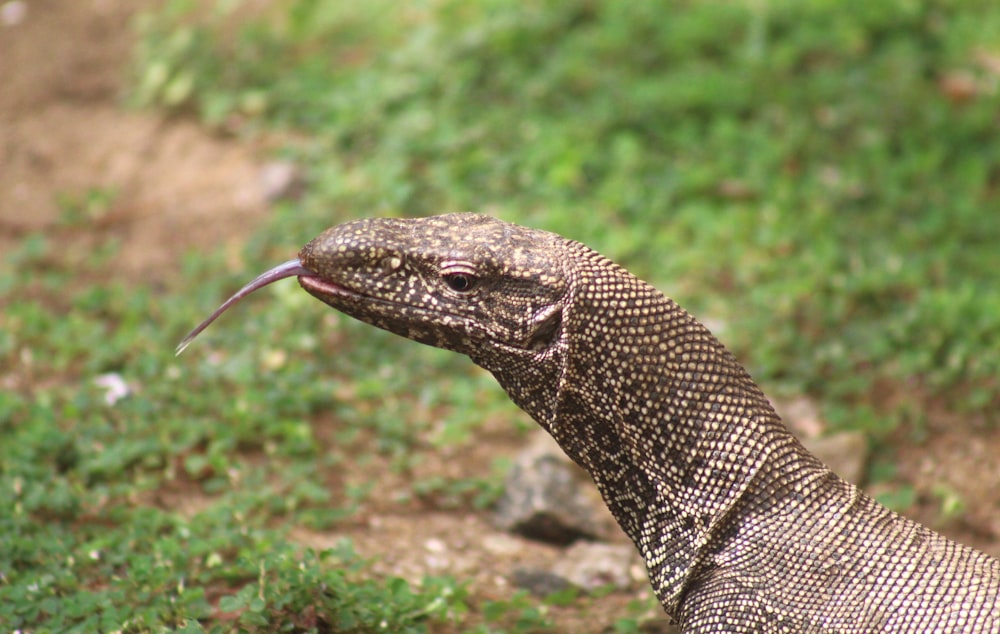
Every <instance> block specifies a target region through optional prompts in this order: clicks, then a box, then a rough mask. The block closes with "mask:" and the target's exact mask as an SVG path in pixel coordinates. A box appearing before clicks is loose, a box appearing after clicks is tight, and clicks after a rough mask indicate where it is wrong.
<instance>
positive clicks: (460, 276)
mask: <svg viewBox="0 0 1000 634" xmlns="http://www.w3.org/2000/svg"><path fill="white" fill-rule="evenodd" d="M443 277H444V283H445V284H447V285H448V286H449V287H451V290H453V291H456V292H458V293H468V292H469V291H471V290H472V289H474V288H475V287H476V283H477V282H478V281H479V278H478V277H476V276H475V275H471V274H469V273H445V274H444V276H443Z"/></svg>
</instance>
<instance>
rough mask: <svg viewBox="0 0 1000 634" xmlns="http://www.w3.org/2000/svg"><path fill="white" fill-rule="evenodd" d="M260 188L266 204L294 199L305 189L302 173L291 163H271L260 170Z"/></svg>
mask: <svg viewBox="0 0 1000 634" xmlns="http://www.w3.org/2000/svg"><path fill="white" fill-rule="evenodd" d="M259 178H260V186H261V189H262V190H263V193H264V198H265V199H266V200H267V201H268V202H271V203H273V202H277V201H279V200H289V199H295V198H298V197H299V196H301V195H302V190H303V189H305V179H304V178H303V177H302V171H301V170H300V169H299V167H298V166H297V165H296V164H295V163H292V162H291V161H271V162H269V163H265V164H264V165H263V166H262V167H261V168H260V174H259Z"/></svg>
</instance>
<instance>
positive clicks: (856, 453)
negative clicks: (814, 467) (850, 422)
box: [802, 431, 869, 484]
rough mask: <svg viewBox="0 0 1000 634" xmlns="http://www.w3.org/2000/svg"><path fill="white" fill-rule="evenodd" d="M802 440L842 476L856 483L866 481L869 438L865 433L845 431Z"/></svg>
mask: <svg viewBox="0 0 1000 634" xmlns="http://www.w3.org/2000/svg"><path fill="white" fill-rule="evenodd" d="M802 442H803V444H804V445H805V446H806V449H808V450H809V451H811V452H813V453H814V454H816V457H817V458H819V459H820V460H822V461H823V462H824V463H825V464H826V466H828V467H830V469H832V470H833V472H834V473H836V474H837V475H839V476H840V477H841V478H843V479H845V480H847V481H848V482H853V483H854V484H861V483H862V482H863V481H864V479H865V471H866V467H867V465H868V453H869V451H868V440H867V439H866V438H865V435H864V434H862V433H860V432H855V431H845V432H839V433H836V434H829V435H827V436H821V437H819V438H806V439H804V440H803V441H802Z"/></svg>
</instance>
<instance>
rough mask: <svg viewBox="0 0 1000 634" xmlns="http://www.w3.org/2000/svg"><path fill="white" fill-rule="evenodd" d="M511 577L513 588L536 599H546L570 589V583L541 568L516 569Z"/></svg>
mask: <svg viewBox="0 0 1000 634" xmlns="http://www.w3.org/2000/svg"><path fill="white" fill-rule="evenodd" d="M513 577H514V578H513V581H514V585H515V586H517V587H518V588H521V589H523V590H527V591H528V592H530V593H531V594H532V595H534V596H536V597H547V596H549V595H550V594H555V593H556V592H563V591H564V590H568V589H569V588H570V587H571V584H570V582H569V581H567V580H566V579H564V578H563V577H561V576H560V575H557V574H555V573H553V572H551V571H549V570H542V569H541V568H527V567H525V568H516V569H515V570H514V575H513Z"/></svg>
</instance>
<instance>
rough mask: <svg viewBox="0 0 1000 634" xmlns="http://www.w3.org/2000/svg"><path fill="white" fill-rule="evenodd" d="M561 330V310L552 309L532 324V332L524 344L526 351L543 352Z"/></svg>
mask: <svg viewBox="0 0 1000 634" xmlns="http://www.w3.org/2000/svg"><path fill="white" fill-rule="evenodd" d="M561 330H562V309H560V308H557V307H553V308H552V309H551V310H550V312H549V314H548V315H545V316H544V317H542V319H541V320H539V321H538V322H536V323H535V324H534V330H532V331H531V334H530V335H529V336H528V340H527V341H525V342H524V347H525V348H527V349H528V350H535V351H541V350H545V349H546V348H548V347H549V346H551V345H552V344H553V342H555V341H556V339H558V338H559V333H560V331H561Z"/></svg>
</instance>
